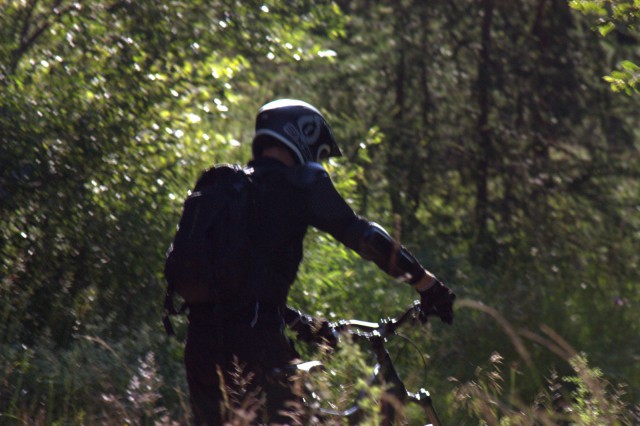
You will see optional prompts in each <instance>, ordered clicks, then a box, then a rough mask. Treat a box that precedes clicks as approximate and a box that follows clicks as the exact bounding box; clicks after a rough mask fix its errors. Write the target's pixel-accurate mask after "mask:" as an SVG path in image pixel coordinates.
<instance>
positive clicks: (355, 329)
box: [274, 301, 442, 426]
mask: <svg viewBox="0 0 640 426" xmlns="http://www.w3.org/2000/svg"><path fill="white" fill-rule="evenodd" d="M421 314H422V310H421V308H420V302H419V301H414V302H413V304H412V305H411V306H409V307H408V308H407V309H406V310H405V311H404V312H403V313H402V314H401V315H400V316H398V317H396V318H385V319H381V320H380V321H378V322H375V323H374V322H367V321H361V320H342V321H338V322H337V323H333V324H332V325H331V326H332V329H333V333H334V334H335V335H336V336H344V335H347V336H349V337H350V338H352V339H353V340H354V341H356V342H361V343H364V344H365V345H366V346H368V349H369V350H370V351H371V352H372V353H373V355H374V356H375V359H376V365H375V367H374V369H373V373H372V375H371V377H370V378H369V380H368V382H367V383H368V384H369V385H370V386H374V385H379V386H381V387H382V389H383V397H382V398H381V416H382V419H383V423H382V424H383V425H392V424H395V421H396V415H397V409H396V405H397V404H398V403H399V404H400V405H402V406H405V405H407V404H410V403H412V404H417V405H418V406H419V407H421V408H422V410H423V411H424V415H425V416H426V420H428V421H429V422H430V423H429V425H431V426H441V425H442V423H441V422H440V419H439V417H438V415H437V413H436V410H435V408H434V406H433V403H432V398H431V395H430V394H429V392H428V391H427V390H426V389H424V388H421V389H420V390H418V391H417V392H415V393H413V392H410V391H408V390H407V388H406V386H405V383H404V382H403V380H402V379H401V378H400V375H399V374H398V372H397V369H396V367H395V366H394V364H393V360H392V358H391V356H390V354H389V351H388V350H387V347H386V344H387V343H388V339H389V338H391V337H394V336H399V334H398V333H397V330H398V329H399V328H400V327H401V326H403V325H405V324H408V323H415V322H417V321H419V317H420V315H421ZM321 371H326V368H325V367H324V365H323V363H322V362H320V361H308V362H304V363H300V364H296V365H292V366H287V367H284V368H282V369H276V370H275V371H274V374H275V375H279V376H282V375H285V376H287V377H296V378H297V380H299V378H300V377H309V375H315V374H318V372H321ZM365 395H366V392H363V391H361V392H360V393H359V394H358V395H357V396H356V398H355V401H354V402H353V403H352V405H351V406H350V407H349V408H347V409H343V410H335V409H330V408H326V407H322V406H321V405H322V404H321V403H322V401H321V400H320V399H319V398H318V396H317V395H316V394H315V393H314V392H311V391H309V392H306V393H305V401H304V402H305V405H306V406H307V407H308V408H309V409H311V410H314V411H317V412H318V414H319V416H320V417H321V418H323V419H327V418H338V417H341V418H346V419H347V421H348V423H349V424H350V425H356V424H359V423H360V422H361V421H362V420H363V419H364V415H365V413H364V410H363V409H362V407H361V406H360V402H361V401H362V400H363V399H364V397H365ZM429 425H427V426H429Z"/></svg>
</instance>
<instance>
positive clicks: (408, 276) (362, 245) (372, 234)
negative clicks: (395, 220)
mask: <svg viewBox="0 0 640 426" xmlns="http://www.w3.org/2000/svg"><path fill="white" fill-rule="evenodd" d="M356 250H357V252H358V253H359V254H360V256H362V257H363V258H364V259H367V260H371V261H372V262H374V263H375V264H376V265H378V267H380V269H382V270H383V271H385V272H386V273H387V274H389V275H391V276H393V277H397V278H404V279H405V280H406V281H408V282H409V283H410V284H412V285H416V286H418V285H419V286H420V287H421V288H424V287H427V286H428V285H430V283H431V281H433V279H434V277H433V275H432V274H431V273H430V272H428V271H427V270H425V269H424V267H423V266H422V265H421V264H420V262H419V261H418V260H417V259H416V258H415V257H414V256H413V255H412V254H411V252H409V250H407V248H406V247H404V246H402V245H401V244H400V243H399V242H397V241H395V240H394V239H393V238H392V237H391V236H390V235H389V233H388V232H387V231H386V230H385V229H384V228H383V227H381V226H380V225H378V224H376V223H373V222H367V223H366V226H364V227H362V226H361V231H360V236H359V238H358V244H357V247H356ZM417 289H418V288H417Z"/></svg>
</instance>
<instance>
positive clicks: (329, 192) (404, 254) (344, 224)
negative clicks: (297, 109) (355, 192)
mask: <svg viewBox="0 0 640 426" xmlns="http://www.w3.org/2000/svg"><path fill="white" fill-rule="evenodd" d="M308 194H309V204H308V209H309V218H310V224H311V225H312V226H314V227H315V228H317V229H319V230H321V231H325V232H328V233H329V234H331V235H332V236H333V237H334V238H336V239H337V240H338V241H340V242H341V243H342V244H344V245H345V246H347V247H348V248H350V249H352V250H355V251H356V252H357V253H358V254H359V255H360V256H362V257H363V258H364V259H367V260H370V261H372V262H374V263H375V264H376V265H378V267H380V268H381V269H382V270H383V271H385V272H386V273H387V274H389V275H391V276H393V277H403V276H407V275H408V276H407V278H408V281H409V282H411V283H415V282H417V281H418V280H420V279H421V278H422V277H423V276H424V274H425V271H424V268H423V267H422V265H421V264H420V263H419V262H418V260H417V259H416V258H415V257H414V256H413V255H412V254H411V253H410V252H409V251H408V250H407V249H406V248H405V247H403V246H402V245H401V244H399V243H398V242H396V241H394V240H393V238H391V236H390V235H389V233H388V232H387V231H386V230H384V228H382V227H381V226H380V225H378V224H375V223H373V222H369V221H368V220H366V219H364V218H362V217H360V216H358V215H356V213H355V212H354V211H353V209H351V207H350V206H349V205H348V204H347V202H346V201H345V200H344V198H342V196H341V195H340V194H339V193H338V191H336V189H335V187H334V186H333V183H332V182H331V179H330V177H329V175H328V174H327V173H326V172H324V173H322V172H318V175H317V176H316V178H315V179H313V183H312V184H311V185H310V186H309V192H308Z"/></svg>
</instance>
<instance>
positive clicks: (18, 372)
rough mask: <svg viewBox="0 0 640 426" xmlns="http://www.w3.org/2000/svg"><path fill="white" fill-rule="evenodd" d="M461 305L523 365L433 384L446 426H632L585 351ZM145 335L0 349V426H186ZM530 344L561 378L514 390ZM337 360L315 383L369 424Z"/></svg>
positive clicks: (174, 378)
mask: <svg viewBox="0 0 640 426" xmlns="http://www.w3.org/2000/svg"><path fill="white" fill-rule="evenodd" d="M465 303H466V302H462V303H461V305H462V306H463V307H464V306H465ZM466 307H475V308H477V309H481V310H485V311H486V312H487V313H489V314H490V315H492V316H494V317H495V318H496V320H497V321H498V322H499V323H501V324H502V325H503V326H504V327H505V333H506V335H507V336H508V337H509V338H510V339H512V342H513V345H514V347H516V352H517V353H518V355H519V356H520V357H521V358H522V359H524V360H525V363H524V366H525V368H526V369H527V370H525V371H520V370H519V369H518V367H516V364H515V363H512V362H509V361H508V360H505V359H504V358H503V356H502V355H501V354H499V353H494V354H493V355H492V356H491V357H490V359H488V360H487V361H486V363H485V364H483V365H479V366H477V367H476V373H475V377H473V378H471V379H469V378H466V379H456V378H450V382H449V383H448V384H439V385H438V386H437V387H438V389H448V390H449V391H448V393H445V394H443V393H442V392H440V393H439V394H437V395H434V403H435V405H436V408H437V409H438V411H439V412H440V414H441V415H442V417H443V418H444V419H445V420H449V421H450V422H451V424H454V425H455V426H460V425H503V426H504V425H585V426H586V425H589V426H590V425H607V426H608V425H612V426H617V425H621V426H622V425H624V426H626V425H640V408H639V407H638V406H635V407H634V406H630V405H629V403H628V402H625V387H624V386H623V385H622V384H615V383H611V382H610V381H608V380H607V379H606V378H605V376H604V375H603V373H602V372H601V371H600V370H599V369H598V368H596V367H594V366H591V365H590V364H589V361H588V356H587V355H585V354H581V353H579V352H577V351H576V350H574V349H573V348H572V347H571V346H570V345H569V344H568V343H567V342H566V341H565V340H564V339H563V338H562V337H561V336H558V335H557V334H556V333H554V332H553V330H551V329H549V328H545V327H543V328H542V332H541V333H534V332H531V331H529V330H521V329H515V328H513V327H512V326H511V325H510V324H509V323H508V321H503V320H504V319H503V318H501V317H500V315H499V313H497V312H495V311H492V310H490V309H489V308H486V307H478V306H475V305H474V304H473V303H471V302H469V303H467V304H466ZM149 334H151V335H153V333H150V331H149V330H143V331H141V332H140V336H136V338H134V339H131V340H130V341H127V342H106V341H104V340H102V339H100V338H97V337H88V336H84V337H82V338H79V339H78V340H77V342H76V344H75V345H74V346H72V347H70V348H65V349H61V348H55V347H52V346H51V345H50V344H49V343H48V340H47V339H41V340H40V343H39V344H38V345H36V346H34V347H26V346H23V345H20V344H15V345H4V346H3V347H2V348H1V350H0V377H1V378H0V385H1V387H0V425H35V426H40V425H104V426H111V425H113V426H115V425H118V426H122V425H154V426H165V425H167V426H174V425H186V424H189V418H190V413H189V407H188V402H187V401H188V397H187V391H186V388H185V378H184V372H183V367H182V363H181V348H180V344H179V342H177V341H175V340H167V339H165V338H160V337H158V338H148V337H145V336H148V335H149ZM530 342H534V343H535V344H536V345H537V346H539V347H542V348H544V349H545V350H547V351H550V352H552V353H554V354H555V355H557V356H558V359H560V360H561V361H562V362H563V363H564V364H565V365H564V366H563V368H561V370H562V371H565V372H566V371H569V373H568V374H566V373H565V374H564V375H561V374H560V373H558V370H559V369H556V368H547V369H546V372H545V373H544V375H543V377H542V378H541V380H540V383H541V385H540V388H539V389H538V390H537V392H535V395H534V396H533V397H531V396H526V395H531V393H530V392H528V391H527V392H521V389H520V386H519V385H520V383H519V378H520V377H522V376H523V375H525V374H535V371H536V369H534V368H533V367H532V363H533V361H532V358H533V357H532V356H531V355H530V354H529V352H528V350H527V343H530ZM337 359H338V361H337V363H336V364H334V365H330V372H329V373H327V374H324V375H321V376H315V380H316V382H317V386H319V388H324V389H325V391H326V390H328V391H330V393H331V397H330V398H333V399H334V400H335V401H339V400H340V399H341V398H342V399H344V397H345V395H346V394H347V390H348V389H347V388H345V387H341V386H344V383H356V385H355V386H356V388H357V390H363V389H364V391H365V392H366V394H367V397H366V398H365V400H364V403H363V409H364V410H366V411H367V413H368V417H367V420H366V421H365V423H364V424H370V425H376V424H378V423H379V421H380V418H379V415H378V413H377V401H378V399H379V398H380V389H377V388H368V387H367V386H366V385H364V384H363V382H362V379H364V378H366V377H367V374H368V373H369V371H370V370H368V369H367V368H368V367H367V366H366V365H363V363H362V360H363V357H362V356H361V354H360V353H359V350H358V349H357V348H355V347H354V348H349V347H345V348H343V349H341V351H340V352H339V354H338V357H337ZM538 369H540V368H539V367H538ZM358 380H360V382H358ZM525 394H526V395H525ZM256 403H257V401H240V403H239V406H240V407H241V409H239V410H238V411H237V412H236V413H235V415H234V416H233V419H231V420H230V421H229V424H231V425H250V424H254V423H255V422H256V420H255V412H254V408H255V406H256ZM407 416H408V419H409V420H408V421H409V424H417V423H415V422H417V420H416V417H415V416H416V415H415V414H414V413H412V412H408V413H407ZM300 418H307V419H308V420H306V421H305V424H309V425H312V424H319V421H318V420H317V418H314V417H311V418H309V417H308V416H306V413H302V412H301V413H300ZM329 423H331V422H329ZM333 423H335V424H339V421H335V422H333ZM445 424H447V423H446V422H445Z"/></svg>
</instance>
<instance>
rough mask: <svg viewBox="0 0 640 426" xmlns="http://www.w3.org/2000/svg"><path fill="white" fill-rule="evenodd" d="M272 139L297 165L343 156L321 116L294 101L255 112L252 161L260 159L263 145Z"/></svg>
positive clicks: (278, 102)
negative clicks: (291, 155)
mask: <svg viewBox="0 0 640 426" xmlns="http://www.w3.org/2000/svg"><path fill="white" fill-rule="evenodd" d="M274 140H275V141H277V142H280V143H282V144H283V145H285V146H286V147H287V148H289V149H290V150H291V151H292V152H293V154H294V156H295V157H296V160H297V162H298V163H299V164H305V163H308V162H312V161H313V162H319V161H321V160H324V159H326V158H328V157H339V156H341V155H342V153H341V152H340V148H339V147H338V143H337V142H336V140H335V138H334V137H333V133H332V132H331V128H330V127H329V125H328V124H327V122H326V121H325V119H324V117H323V116H322V114H320V112H319V111H318V110H317V109H316V108H315V107H313V106H312V105H310V104H308V103H306V102H303V101H300V100H296V99H279V100H276V101H273V102H269V103H267V104H266V105H264V106H263V107H262V108H260V110H259V111H258V115H257V117H256V132H255V134H254V136H253V143H252V150H253V156H254V158H257V157H260V155H261V153H262V149H263V148H264V147H265V146H266V144H268V143H272V142H273V141H274Z"/></svg>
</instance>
